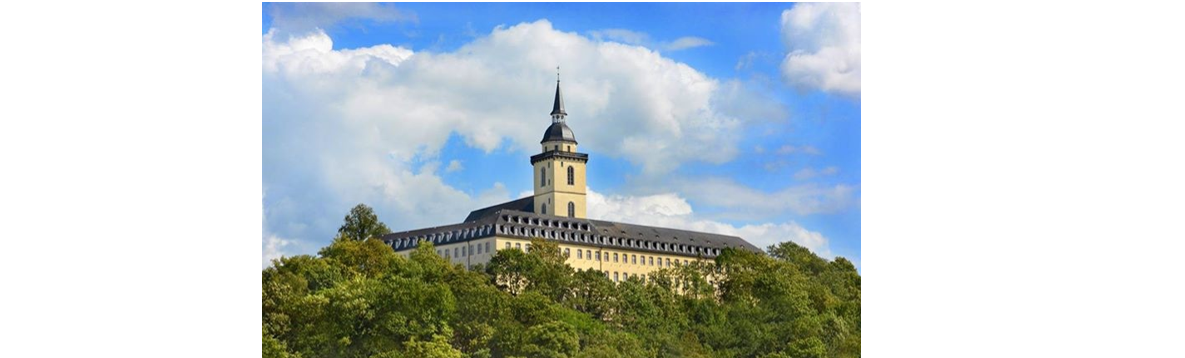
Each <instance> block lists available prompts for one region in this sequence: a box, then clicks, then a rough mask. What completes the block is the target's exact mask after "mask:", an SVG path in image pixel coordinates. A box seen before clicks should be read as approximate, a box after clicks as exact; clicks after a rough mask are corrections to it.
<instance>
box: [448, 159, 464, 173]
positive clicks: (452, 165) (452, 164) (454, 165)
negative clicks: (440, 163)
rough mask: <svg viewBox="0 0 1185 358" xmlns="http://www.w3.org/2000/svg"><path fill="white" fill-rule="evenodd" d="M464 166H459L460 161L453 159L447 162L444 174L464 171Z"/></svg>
mask: <svg viewBox="0 0 1185 358" xmlns="http://www.w3.org/2000/svg"><path fill="white" fill-rule="evenodd" d="M464 169H465V166H464V165H461V161H460V160H456V159H453V160H451V161H449V162H448V168H444V172H445V173H455V172H459V171H461V170H464Z"/></svg>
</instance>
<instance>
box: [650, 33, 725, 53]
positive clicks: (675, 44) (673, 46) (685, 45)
mask: <svg viewBox="0 0 1185 358" xmlns="http://www.w3.org/2000/svg"><path fill="white" fill-rule="evenodd" d="M714 44H715V43H713V42H712V41H708V39H705V38H702V37H695V36H684V37H680V38H678V39H675V41H671V42H670V43H667V44H664V45H663V47H662V48H663V49H664V50H667V51H679V50H686V49H689V48H695V47H702V46H711V45H714Z"/></svg>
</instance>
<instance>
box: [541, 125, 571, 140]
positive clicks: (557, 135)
mask: <svg viewBox="0 0 1185 358" xmlns="http://www.w3.org/2000/svg"><path fill="white" fill-rule="evenodd" d="M552 141H564V142H572V143H576V135H575V134H573V133H572V128H568V125H567V124H565V123H564V122H552V123H551V125H550V126H547V131H546V132H543V140H541V141H539V143H545V142H552Z"/></svg>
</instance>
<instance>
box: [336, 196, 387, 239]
mask: <svg viewBox="0 0 1185 358" xmlns="http://www.w3.org/2000/svg"><path fill="white" fill-rule="evenodd" d="M390 233H391V229H389V228H387V225H386V224H383V222H381V221H379V217H378V215H375V214H374V210H373V209H371V208H370V207H369V206H366V204H358V205H356V206H354V208H353V209H350V213H349V214H346V218H345V223H343V224H342V226H341V228H339V229H337V234H338V236H339V237H345V238H350V239H354V240H368V239H373V238H380V237H382V236H383V235H386V234H390Z"/></svg>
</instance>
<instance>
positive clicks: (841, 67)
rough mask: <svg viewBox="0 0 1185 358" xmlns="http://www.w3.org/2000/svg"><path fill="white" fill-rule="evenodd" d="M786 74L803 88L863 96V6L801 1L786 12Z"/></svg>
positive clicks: (783, 21)
mask: <svg viewBox="0 0 1185 358" xmlns="http://www.w3.org/2000/svg"><path fill="white" fill-rule="evenodd" d="M782 38H783V40H784V41H785V43H786V47H787V48H788V49H789V53H788V54H787V55H786V58H785V59H784V60H783V61H782V76H783V78H784V79H785V80H786V81H787V82H788V83H790V84H793V85H795V86H798V87H801V88H812V89H819V90H822V91H827V92H835V93H842V94H846V95H852V96H859V95H860V5H859V4H858V3H798V4H795V5H794V7H793V8H791V9H790V10H786V11H783V12H782Z"/></svg>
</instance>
